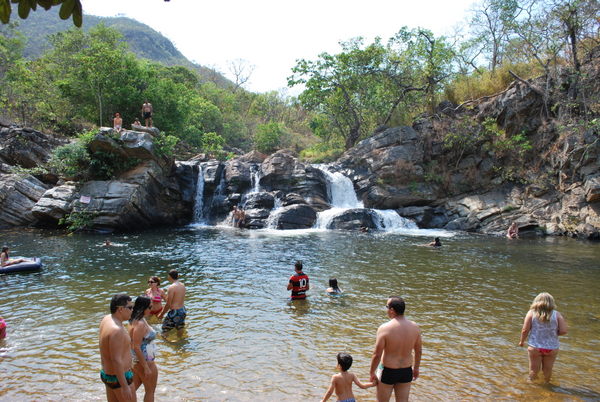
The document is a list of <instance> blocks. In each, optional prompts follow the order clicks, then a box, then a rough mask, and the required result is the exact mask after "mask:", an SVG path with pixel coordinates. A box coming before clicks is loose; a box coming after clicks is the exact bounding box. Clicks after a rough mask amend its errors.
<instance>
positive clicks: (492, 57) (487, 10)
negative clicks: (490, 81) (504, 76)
mask: <svg viewBox="0 0 600 402" xmlns="http://www.w3.org/2000/svg"><path fill="white" fill-rule="evenodd" d="M518 1H519V0H483V1H482V2H481V3H480V4H479V5H478V6H477V8H475V10H474V15H473V18H472V19H471V23H470V26H471V30H472V33H473V41H472V44H473V45H477V44H478V45H481V46H482V48H481V50H482V51H484V52H485V53H486V54H487V55H488V57H489V65H490V70H492V72H494V71H495V70H496V67H498V65H500V64H501V63H502V59H503V56H504V48H505V46H506V44H507V43H508V42H509V35H510V25H511V23H512V22H513V21H514V20H515V18H516V17H517V14H518V7H517V6H518Z"/></svg>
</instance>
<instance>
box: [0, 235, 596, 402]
mask: <svg viewBox="0 0 600 402" xmlns="http://www.w3.org/2000/svg"><path fill="white" fill-rule="evenodd" d="M2 234H3V240H4V242H5V243H8V244H10V245H11V248H12V249H14V250H15V252H18V254H20V255H25V256H34V255H39V256H41V257H42V258H43V261H44V264H45V269H44V270H43V271H42V272H41V273H35V274H29V275H0V286H2V289H3V290H4V292H3V297H2V298H1V299H0V300H1V301H0V315H2V316H3V317H4V318H5V319H6V320H7V322H8V326H9V327H8V334H9V337H8V338H7V339H6V340H4V341H0V367H1V368H2V373H3V380H2V386H1V387H0V399H2V400H47V399H52V400H58V399H69V400H70V399H72V398H73V395H78V396H80V398H81V399H92V400H99V399H103V398H104V388H103V385H102V383H100V381H99V380H98V379H97V377H98V370H99V365H100V363H99V356H98V346H97V338H98V324H99V322H100V320H101V318H102V317H103V316H104V315H105V314H107V313H108V303H109V301H110V298H111V296H112V295H113V294H115V293H118V292H128V293H129V294H131V295H139V294H142V293H143V291H144V290H145V288H146V280H147V278H148V277H149V276H151V275H157V276H159V277H160V278H161V279H165V278H166V273H167V272H168V270H169V269H171V268H177V269H178V270H179V271H180V272H181V275H182V281H183V282H184V283H185V284H186V287H187V289H188V291H187V300H186V305H187V307H188V318H187V322H188V324H187V327H186V329H185V330H184V331H182V333H181V334H177V333H173V334H169V336H167V338H164V339H163V338H161V339H158V340H157V341H156V342H157V348H158V357H157V364H158V367H159V371H160V377H159V385H158V388H157V391H156V397H157V400H190V399H193V400H198V399H200V400H231V401H238V400H239V401H246V400H292V399H294V400H298V399H300V400H302V399H306V400H315V399H317V398H320V397H321V396H322V395H323V394H324V393H325V390H326V388H327V384H328V381H329V377H330V375H331V374H333V373H334V372H335V355H336V354H337V353H338V352H340V351H345V352H348V353H351V354H352V355H353V357H354V364H353V368H352V369H353V371H354V372H355V373H356V374H357V375H358V376H359V377H360V378H363V379H366V378H367V377H368V369H369V363H370V355H371V351H372V347H373V343H374V340H375V331H376V329H377V327H378V326H379V325H380V324H382V323H383V322H385V321H386V319H387V318H386V313H385V309H384V307H383V306H384V305H385V301H386V299H387V297H388V296H389V295H392V294H399V295H402V296H404V297H405V299H406V300H407V316H408V317H409V318H410V319H413V320H415V321H416V322H418V323H419V324H420V325H421V328H422V331H423V339H424V355H423V363H422V368H421V371H422V374H421V378H420V379H419V380H418V381H417V382H416V383H415V384H414V388H413V396H414V399H415V400H432V399H433V400H464V399H486V400H490V399H534V400H545V399H548V400H593V399H598V393H599V392H600V385H599V384H600V374H599V373H598V370H597V364H598V361H599V358H600V341H599V340H598V336H597V334H598V332H599V331H600V316H599V315H598V313H597V311H598V308H599V307H600V300H599V298H598V296H597V289H598V285H599V284H600V267H599V264H598V261H599V260H600V259H599V257H600V250H599V247H598V245H597V244H592V243H586V242H576V241H572V240H570V239H557V238H547V239H527V240H522V241H516V242H515V241H507V240H506V239H504V238H489V237H483V236H474V235H464V234H453V236H451V237H447V238H445V239H444V241H443V244H444V246H443V247H442V248H439V249H434V248H430V247H421V246H420V245H422V244H423V243H426V242H428V241H430V238H429V235H428V234H426V235H425V237H415V236H405V235H401V234H378V233H368V234H365V233H337V232H326V231H299V232H274V231H239V230H232V229H222V228H214V227H200V228H181V229H177V230H160V231H151V232H145V233H142V234H136V235H127V236H116V235H115V236H111V238H110V239H111V242H113V243H119V244H123V247H99V246H98V244H100V243H101V242H102V241H103V240H104V237H102V238H99V237H97V236H90V235H74V236H62V235H56V234H55V233H52V232H45V231H37V230H19V231H6V232H3V233H2ZM15 255H16V254H15ZM298 259H301V260H303V262H304V266H305V272H306V273H307V274H308V275H309V277H310V280H311V290H310V291H309V299H308V300H306V301H294V302H291V301H289V299H288V297H289V292H288V291H286V285H287V280H288V278H289V276H290V275H291V274H292V272H293V263H294V262H295V261H296V260H298ZM330 277H336V278H338V280H339V282H340V286H341V287H342V288H343V289H344V295H343V296H342V297H331V296H329V295H327V294H326V292H325V289H326V288H327V286H328V279H329V278H330ZM540 291H548V292H550V293H552V294H553V295H554V297H555V299H556V300H557V303H558V310H559V311H561V313H562V314H563V315H564V316H565V317H566V319H567V320H568V323H569V326H570V333H569V335H568V336H567V337H565V339H562V340H561V343H562V347H561V349H562V350H561V353H560V355H559V357H558V360H557V363H556V365H555V368H554V380H553V383H552V386H550V387H542V386H539V385H535V384H529V383H528V382H527V381H526V378H527V375H526V374H527V354H526V350H525V349H524V348H519V347H517V346H516V345H517V342H518V338H519V331H520V328H521V324H522V320H523V317H524V315H525V313H526V311H527V309H528V307H529V303H530V302H531V300H532V299H533V297H534V296H535V295H536V294H538V293H539V292H540ZM151 324H152V325H153V326H154V327H155V329H160V326H159V324H158V322H151ZM159 332H160V331H159ZM141 392H142V391H140V394H139V395H140V396H141ZM290 395H294V397H293V398H292V397H290ZM356 395H357V397H358V398H359V399H360V400H371V401H372V400H374V394H373V391H372V390H359V391H357V393H356Z"/></svg>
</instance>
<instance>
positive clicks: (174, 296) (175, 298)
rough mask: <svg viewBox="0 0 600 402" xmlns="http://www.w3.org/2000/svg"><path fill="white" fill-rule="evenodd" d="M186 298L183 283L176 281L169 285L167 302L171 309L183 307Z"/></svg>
mask: <svg viewBox="0 0 600 402" xmlns="http://www.w3.org/2000/svg"><path fill="white" fill-rule="evenodd" d="M184 300H185V286H184V284H183V283H181V282H179V281H176V282H173V284H171V286H169V291H168V292H167V303H168V304H169V309H170V310H177V309H180V308H182V307H183V305H184Z"/></svg>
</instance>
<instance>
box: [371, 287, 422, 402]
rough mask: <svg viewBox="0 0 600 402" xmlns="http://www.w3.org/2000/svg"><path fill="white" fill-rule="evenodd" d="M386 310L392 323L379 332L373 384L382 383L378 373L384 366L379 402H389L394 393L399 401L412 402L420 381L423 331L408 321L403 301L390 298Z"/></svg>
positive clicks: (395, 297)
mask: <svg viewBox="0 0 600 402" xmlns="http://www.w3.org/2000/svg"><path fill="white" fill-rule="evenodd" d="M385 307H386V309H387V315H388V317H389V318H390V321H389V322H386V323H385V324H382V325H381V326H380V327H379V329H378V330H377V340H376V341H375V350H374V351H373V358H372V359H371V381H378V379H377V376H376V370H377V366H378V365H379V363H380V362H381V363H382V364H383V372H382V374H381V378H380V379H379V381H378V383H377V400H378V401H379V402H381V401H389V400H390V397H391V396H392V391H394V393H395V395H396V401H408V395H409V393H410V384H411V382H412V381H413V380H416V379H417V378H418V377H419V366H420V365H421V330H420V329H419V326H418V325H417V324H415V323H414V322H412V321H410V320H407V319H406V318H405V317H404V309H405V304H404V300H402V298H400V297H397V296H390V298H389V299H388V301H387V304H386V305H385ZM413 350H414V361H413V353H412V352H413Z"/></svg>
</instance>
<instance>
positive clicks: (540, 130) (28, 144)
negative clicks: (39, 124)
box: [0, 51, 600, 239]
mask: <svg viewBox="0 0 600 402" xmlns="http://www.w3.org/2000/svg"><path fill="white" fill-rule="evenodd" d="M596 53H600V51H599V52H596ZM596 58H597V59H598V58H600V57H596ZM599 65H600V63H599V62H597V60H596V62H594V60H590V61H588V63H587V64H585V66H584V67H585V68H587V69H588V75H587V76H588V77H589V78H588V80H589V81H590V82H588V83H587V84H588V85H591V86H593V87H594V86H595V87H594V91H595V92H594V93H596V94H597V93H600V88H598V87H600V84H598V83H599V82H600V68H599V67H598V66H599ZM534 87H535V83H528V82H520V81H515V82H513V83H512V84H511V86H510V87H509V88H507V90H505V91H503V92H502V93H500V94H498V95H497V96H494V97H488V98H487V99H484V100H482V101H479V102H477V103H474V104H472V105H469V107H468V108H467V107H464V106H459V107H457V106H455V105H450V104H446V103H444V104H441V105H440V107H439V110H438V113H436V114H434V115H428V116H421V118H419V119H418V120H417V121H416V122H415V123H414V124H413V126H412V127H408V126H403V127H390V128H386V127H382V128H380V129H379V130H378V132H376V133H375V134H374V135H373V136H371V137H370V138H367V139H365V140H363V141H361V142H359V143H358V144H357V145H356V146H355V147H353V148H352V149H349V150H348V151H347V152H346V153H344V154H343V155H342V156H341V157H340V158H339V159H338V160H337V161H335V162H334V163H332V164H331V165H330V166H329V167H328V170H329V171H330V172H338V173H342V174H343V175H345V176H346V177H348V178H349V179H350V180H351V182H352V186H353V189H354V191H355V192H356V195H357V197H358V200H359V201H361V202H362V205H361V206H364V209H365V211H362V212H361V211H359V210H356V208H354V209H350V210H349V212H348V213H347V214H346V215H345V216H343V217H339V218H338V219H336V220H334V223H331V224H330V226H328V227H329V228H332V229H336V228H337V229H347V230H356V229H358V228H360V227H361V226H366V227H370V228H377V227H378V225H377V222H376V218H373V214H372V213H370V212H368V211H369V210H370V209H373V208H374V209H384V210H394V211H396V212H397V214H398V215H399V216H401V217H404V218H409V219H411V220H413V221H414V222H416V224H417V225H418V227H419V228H443V229H447V230H461V231H469V232H477V233H485V234H495V235H498V234H503V233H504V232H505V230H506V228H507V227H508V226H509V225H510V223H511V222H516V223H517V224H518V226H519V228H520V231H521V233H522V234H531V235H566V236H572V237H580V238H587V239H599V238H600V216H599V212H600V141H599V139H600V124H598V123H597V119H596V120H593V121H592V122H590V124H587V125H583V126H581V127H579V129H574V130H572V131H571V132H569V135H564V134H561V135H559V134H558V132H559V130H558V129H557V127H558V125H559V124H560V120H559V117H558V116H559V115H560V110H558V112H556V116H546V117H543V118H542V117H540V116H543V113H542V112H543V109H544V108H546V107H547V104H545V103H544V100H543V99H542V98H541V95H540V94H539V93H538V92H537V91H535V90H534V89H533V88H534ZM557 87H560V86H557ZM563 88H564V89H563V90H564V91H565V93H566V92H568V91H569V88H568V85H566V84H565V85H564V86H563ZM563 95H564V94H561V93H556V94H552V97H553V99H559V98H560V97H561V96H563ZM550 101H552V99H550ZM546 102H548V100H546ZM557 102H558V101H557ZM556 105H559V103H556ZM555 109H559V108H558V106H557V107H555ZM490 122H492V123H493V127H494V128H493V129H490V128H489V127H490ZM594 122H596V123H595V124H593V123H594ZM486 130H487V131H486ZM490 130H492V131H490ZM494 130H495V131H494ZM470 133H474V134H472V135H471V134H470ZM522 133H526V136H523V135H521V137H516V138H519V139H520V140H522V141H523V142H522V143H518V142H515V140H514V138H515V136H517V135H519V134H522ZM466 134H469V136H467V135H466ZM156 135H158V130H151V131H150V132H147V130H145V129H143V128H139V127H135V130H125V131H123V132H122V133H121V134H120V136H119V135H116V133H113V132H112V129H110V128H102V129H100V132H99V133H98V134H97V135H96V136H95V137H94V138H93V140H92V141H91V142H90V143H89V145H88V147H89V149H90V150H93V151H101V152H103V153H106V154H111V155H117V156H119V157H122V158H129V159H130V160H135V161H137V162H138V163H137V164H136V166H134V167H133V168H131V169H129V170H127V171H125V172H122V173H120V174H119V175H117V176H116V177H114V178H113V179H111V180H93V181H87V182H82V181H77V180H73V178H65V177H57V175H56V174H53V172H48V171H47V170H44V169H41V168H44V167H45V166H46V164H47V162H48V159H49V157H50V151H51V150H52V149H54V148H55V147H57V146H60V145H64V144H66V143H68V140H67V139H65V138H61V137H57V136H53V135H47V134H44V133H41V132H38V131H35V130H32V129H30V128H22V127H17V126H15V125H12V124H9V123H7V122H2V121H0V141H1V142H0V144H1V145H0V227H14V226H43V227H51V228H57V227H59V223H60V222H61V220H63V219H64V218H65V217H68V216H75V215H77V214H79V216H80V217H81V216H82V215H85V218H86V219H88V220H89V222H88V223H89V227H90V228H92V229H94V230H100V231H132V230H140V229H146V228H151V227H154V226H157V225H183V224H187V223H189V222H192V221H193V220H197V219H202V220H203V221H204V222H206V223H209V224H210V223H215V222H219V221H222V220H224V219H226V218H227V217H228V215H229V213H230V211H231V209H232V207H233V206H241V207H243V208H244V209H245V210H246V217H247V220H246V223H247V227H248V228H250V229H259V228H263V227H266V226H269V227H272V228H278V229H300V228H310V227H313V226H314V225H315V223H316V220H317V215H318V213H319V212H322V211H324V210H328V209H329V208H331V207H333V206H335V205H333V202H332V196H331V194H330V192H331V191H330V186H331V183H330V179H328V177H327V173H326V172H325V171H324V170H323V169H321V168H319V167H317V166H313V165H311V164H309V163H305V162H302V161H301V160H299V158H298V157H297V156H296V155H295V154H293V153H292V152H290V151H287V150H281V151H278V152H276V153H274V154H272V155H270V156H265V155H261V154H259V153H257V152H255V151H253V152H250V153H248V154H246V155H241V156H238V157H236V158H234V159H231V160H228V161H226V162H223V161H218V160H208V159H206V158H205V157H202V156H199V157H197V158H193V159H191V160H189V161H174V160H173V159H171V158H167V157H165V156H164V155H161V154H160V153H159V152H157V149H156V145H155V144H154V141H155V138H156ZM450 136H454V137H450ZM449 138H450V139H453V138H454V139H456V141H455V142H451V141H449ZM458 140H462V141H463V142H460V141H458ZM464 141H470V142H464ZM511 141H512V142H511ZM457 144H458V145H457ZM525 144H527V146H528V147H525V146H524V145H525ZM529 144H531V146H529ZM36 168H40V169H39V171H36ZM200 186H201V190H202V191H201V192H200V194H199V191H198V189H199V188H200ZM199 202H200V203H201V205H202V207H201V208H200V210H198V203H199ZM276 207H277V208H276ZM359 209H360V208H359ZM274 211H276V213H275V212H274Z"/></svg>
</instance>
